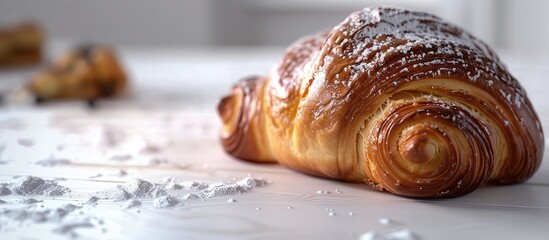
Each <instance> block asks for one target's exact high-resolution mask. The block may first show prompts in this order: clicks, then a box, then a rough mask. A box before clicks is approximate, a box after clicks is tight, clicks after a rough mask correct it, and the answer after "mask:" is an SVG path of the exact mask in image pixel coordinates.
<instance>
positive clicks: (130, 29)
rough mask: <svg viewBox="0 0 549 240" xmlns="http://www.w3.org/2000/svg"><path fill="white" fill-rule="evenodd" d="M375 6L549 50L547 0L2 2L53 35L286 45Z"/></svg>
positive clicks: (7, 15) (529, 50)
mask: <svg viewBox="0 0 549 240" xmlns="http://www.w3.org/2000/svg"><path fill="white" fill-rule="evenodd" d="M372 5H393V6H399V7H403V8H409V9H413V10H421V11H426V12H430V13H433V14H436V15H439V16H441V17H443V18H445V19H448V20H450V21H452V22H454V23H457V24H458V25H460V26H462V27H464V28H465V29H468V30H469V31H471V32H472V33H473V34H474V35H476V36H478V37H480V38H481V39H483V40H484V41H486V42H488V43H489V44H490V45H491V46H493V47H494V48H496V49H498V50H503V51H505V52H508V53H511V54H519V55H532V54H534V55H535V54H538V55H539V54H542V55H544V54H547V53H549V14H547V13H548V12H549V1H544V0H416V1H410V0H389V1H373V0H276V1H275V0H269V1H267V0H200V1H190V0H155V1H149V0H133V1H123V0H94V1H83V0H47V1H45V0H0V23H10V22H15V21H18V20H22V19H29V18H30V19H35V20H37V21H39V22H41V23H42V25H44V27H45V28H46V29H47V31H48V33H49V37H50V38H51V39H70V40H74V41H85V42H100V43H108V44H113V45H121V44H122V45H139V46H141V45H159V46H183V47H212V46H234V45H238V46H258V45H259V46H265V45H268V46H285V45H287V44H289V43H290V42H292V41H294V40H295V39H297V38H298V37H300V36H303V35H305V34H309V33H313V32H316V31H318V30H321V29H326V28H330V27H332V26H334V25H336V24H337V23H339V22H341V21H342V20H343V19H344V18H345V17H346V16H347V15H348V14H349V13H350V12H352V11H355V10H358V9H361V8H363V7H366V6H372Z"/></svg>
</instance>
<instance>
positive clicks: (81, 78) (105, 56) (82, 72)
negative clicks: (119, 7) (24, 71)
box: [27, 45, 127, 105]
mask: <svg viewBox="0 0 549 240" xmlns="http://www.w3.org/2000/svg"><path fill="white" fill-rule="evenodd" d="M27 87H28V89H29V90H30V92H31V93H32V94H34V96H35V97H36V102H37V103H40V102H44V101H50V100H64V99H82V100H87V101H88V102H89V103H90V105H93V104H94V103H95V101H96V100H97V99H100V98H108V97H114V96H120V95H122V94H123V93H124V92H125V90H126V88H127V80H126V74H125V73H124V71H123V70H122V67H121V65H120V63H119V61H118V60H117V58H116V56H115V53H114V51H113V50H112V49H111V48H110V47H107V46H101V45H97V46H95V45H89V46H82V47H78V48H76V49H74V50H71V51H69V52H68V53H66V54H64V55H63V56H61V58H59V59H57V61H55V62H53V64H51V65H50V66H48V67H46V69H44V70H42V71H40V72H39V73H37V74H36V75H35V76H34V77H33V78H32V80H31V82H30V83H29V85H28V86H27Z"/></svg>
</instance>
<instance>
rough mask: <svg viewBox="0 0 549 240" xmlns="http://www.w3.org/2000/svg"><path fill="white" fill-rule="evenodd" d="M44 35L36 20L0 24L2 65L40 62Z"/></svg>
mask: <svg viewBox="0 0 549 240" xmlns="http://www.w3.org/2000/svg"><path fill="white" fill-rule="evenodd" d="M43 45H44V36H43V32H42V29H41V28H40V26H39V25H38V24H37V23H35V22H24V23H19V24H13V25H9V26H0V67H6V66H19V65H28V64H36V63H39V62H40V60H41V59H42V46H43Z"/></svg>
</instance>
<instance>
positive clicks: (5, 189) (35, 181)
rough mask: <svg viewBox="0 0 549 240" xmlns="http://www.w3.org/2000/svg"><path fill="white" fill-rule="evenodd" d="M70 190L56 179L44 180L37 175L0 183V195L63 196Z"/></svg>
mask: <svg viewBox="0 0 549 240" xmlns="http://www.w3.org/2000/svg"><path fill="white" fill-rule="evenodd" d="M70 191H71V190H70V189H69V188H68V187H64V186H61V185H59V184H57V181H53V180H44V179H42V178H39V177H33V176H25V177H19V178H16V179H14V180H13V181H11V182H7V183H0V196H8V195H18V196H30V195H39V196H48V197H49V196H63V195H65V194H67V193H69V192H70Z"/></svg>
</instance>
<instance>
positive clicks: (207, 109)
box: [0, 47, 549, 239]
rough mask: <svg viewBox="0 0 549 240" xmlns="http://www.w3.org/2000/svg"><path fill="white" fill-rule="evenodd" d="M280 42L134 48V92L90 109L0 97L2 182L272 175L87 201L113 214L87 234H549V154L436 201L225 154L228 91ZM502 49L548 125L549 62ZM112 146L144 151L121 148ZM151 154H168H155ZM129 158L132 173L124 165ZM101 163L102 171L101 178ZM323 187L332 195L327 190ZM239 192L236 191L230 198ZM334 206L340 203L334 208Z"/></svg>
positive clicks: (25, 227)
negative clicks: (4, 101) (208, 191)
mask: <svg viewBox="0 0 549 240" xmlns="http://www.w3.org/2000/svg"><path fill="white" fill-rule="evenodd" d="M60 49H61V48H57V49H56V48H55V47H54V48H53V50H52V51H53V52H59V51H61V50H60ZM280 53H281V49H276V48H275V49H264V48H254V49H246V48H241V49H217V50H211V49H210V50H196V49H194V50H192V49H140V48H123V49H121V58H122V60H123V62H124V64H125V66H126V68H127V70H128V72H129V73H130V76H131V80H132V82H133V83H132V94H131V95H130V96H128V97H126V98H124V99H120V100H108V101H101V102H99V107H98V108H97V109H93V110H90V109H88V108H86V107H85V104H84V103H82V102H63V103H55V104H54V103H52V104H46V105H44V106H39V107H36V106H32V105H23V106H11V105H9V106H6V105H4V106H2V107H0V145H2V146H4V150H3V152H2V153H1V155H0V161H2V164H0V181H1V182H5V181H10V180H11V179H12V178H14V177H15V176H24V175H33V176H38V177H42V178H47V179H52V178H65V179H66V180H62V181H59V184H61V185H64V186H68V187H70V188H71V189H72V193H71V196H65V197H57V198H51V197H50V198H44V197H36V198H37V199H40V200H44V205H46V207H47V206H56V205H59V204H60V203H76V204H78V203H83V202H85V201H86V200H87V199H88V198H89V197H90V196H91V195H93V194H94V193H95V192H96V191H99V190H102V189H105V188H108V187H112V186H115V185H117V184H121V183H124V182H126V181H128V180H129V179H131V178H142V179H145V180H147V181H151V182H155V183H160V182H162V179H163V178H165V177H175V178H178V179H181V180H199V181H205V182H218V181H234V179H235V178H243V177H246V176H248V175H249V174H251V175H253V176H254V177H262V178H264V179H266V180H268V181H271V183H270V184H268V185H267V186H265V187H262V188H258V189H254V190H253V191H251V192H249V193H248V194H245V195H237V196H227V197H220V198H212V199H207V200H205V201H200V200H196V201H189V202H188V203H189V205H188V206H183V207H176V208H167V209H155V208H154V207H153V206H152V200H151V199H145V200H143V206H141V207H140V208H138V209H123V208H121V205H122V203H120V202H112V201H106V200H104V201H100V202H99V204H98V206H96V207H89V206H88V207H84V209H82V213H80V215H86V216H93V217H96V218H97V219H102V220H103V222H104V224H95V227H93V228H83V229H78V230H76V232H77V233H78V235H79V237H80V238H81V239H359V237H360V235H361V234H363V233H365V232H368V231H376V232H378V233H386V232H389V231H392V230H394V229H398V228H406V229H410V230H411V231H412V232H414V233H415V234H416V237H418V238H419V239H548V238H549V159H547V154H546V155H545V156H546V157H544V162H543V163H542V166H541V168H540V169H539V170H538V172H537V173H536V175H535V176H534V177H533V178H532V179H530V180H529V181H528V182H526V183H523V184H518V185H511V186H486V187H483V188H480V189H477V190H476V191H474V192H473V193H471V194H469V195H466V196H463V197H459V198H451V199H438V200H435V199H434V200H420V199H410V198H403V197H399V196H395V195H392V194H389V193H381V192H377V191H373V190H371V189H369V188H368V187H367V186H366V185H364V184H353V183H345V182H338V181H333V180H327V179H322V178H317V177H312V176H308V175H305V174H302V173H299V172H296V171H292V170H289V169H287V168H285V167H282V166H279V165H274V164H252V163H247V162H243V161H239V160H236V159H234V158H231V157H230V156H228V155H226V154H225V153H224V152H223V150H222V148H221V146H220V144H219V141H218V138H217V131H218V128H219V121H218V118H217V115H216V113H215V109H216V108H215V105H216V102H217V99H219V97H220V96H221V95H222V94H224V93H226V92H228V90H229V87H230V85H231V84H232V83H233V82H234V81H236V80H237V79H238V78H240V77H243V76H246V75H249V74H263V73H266V72H267V71H269V69H270V67H271V65H272V64H273V63H274V62H275V61H276V60H277V58H278V56H279V54H280ZM504 59H506V60H507V63H508V66H509V68H510V69H511V72H512V73H513V74H514V75H515V76H516V77H517V78H518V79H520V80H521V81H522V84H523V86H524V87H525V88H526V89H527V91H528V93H529V96H530V99H531V100H532V101H533V103H534V105H535V107H536V109H537V111H538V113H539V114H540V116H541V119H542V124H543V125H544V126H545V127H547V126H549V125H548V124H549V96H548V95H547V94H546V91H547V88H548V87H547V85H546V78H547V76H549V68H548V67H547V66H549V65H547V64H546V63H547V62H546V61H545V60H543V59H537V60H524V59H518V58H513V57H507V58H504ZM33 70H34V69H23V70H17V71H9V72H0V90H3V91H9V90H11V89H13V88H14V87H15V86H18V85H20V84H21V83H22V82H24V79H25V78H28V76H29V75H30V73H31V72H32V71H33ZM105 132H114V133H115V134H117V135H118V136H120V142H121V143H120V145H119V146H117V147H104V146H103V145H101V142H102V141H103V140H104V138H105V135H104V133H105ZM18 139H32V140H34V145H33V146H31V147H25V146H21V145H19V144H17V140H18ZM144 141H149V142H154V143H157V144H158V145H159V146H160V147H159V148H160V151H159V152H158V153H155V154H148V155H147V154H140V153H139V151H138V149H137V148H136V146H137V145H139V144H140V143H143V142H144ZM60 145H61V146H63V147H64V148H63V150H58V149H57V146H60ZM113 154H132V156H133V158H132V159H131V160H129V161H125V162H115V161H110V160H109V156H112V155H113ZM52 155H53V156H55V157H63V158H68V159H70V160H71V161H72V162H71V164H69V165H63V166H56V167H42V166H39V165H36V164H35V162H36V161H38V160H42V159H45V158H48V157H50V156H52ZM153 157H158V158H162V159H167V161H168V162H167V163H164V164H156V165H155V164H151V163H150V159H151V158H153ZM120 170H125V171H126V172H127V173H128V175H127V176H117V173H118V172H119V171H120ZM97 174H101V175H102V177H96V178H90V177H92V176H96V175H97ZM319 190H323V191H324V190H327V191H330V192H331V194H327V195H323V194H317V191H319ZM336 190H337V191H336ZM337 192H341V193H337ZM18 198H21V197H18V196H7V197H0V199H2V200H5V201H15V199H18ZM228 198H234V199H237V201H238V202H236V203H228V202H227V199H228ZM288 206H291V207H292V209H288ZM7 207H9V206H7ZM7 207H6V206H0V208H7ZM256 208H261V210H256ZM327 209H333V212H334V213H335V215H334V216H329V214H328V211H327ZM349 212H353V213H354V214H353V215H349ZM71 214H76V215H77V214H78V213H77V212H75V213H71ZM69 217H70V216H69ZM381 218H389V219H390V220H392V221H393V222H394V224H393V225H392V226H390V227H387V226H383V225H381V224H379V222H378V221H379V219H381ZM0 219H1V218H0ZM53 227H55V224H54V223H44V224H34V223H19V222H16V221H13V220H1V221H0V239H56V238H61V239H66V238H68V236H66V235H58V234H55V233H53V232H52V228H53Z"/></svg>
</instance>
